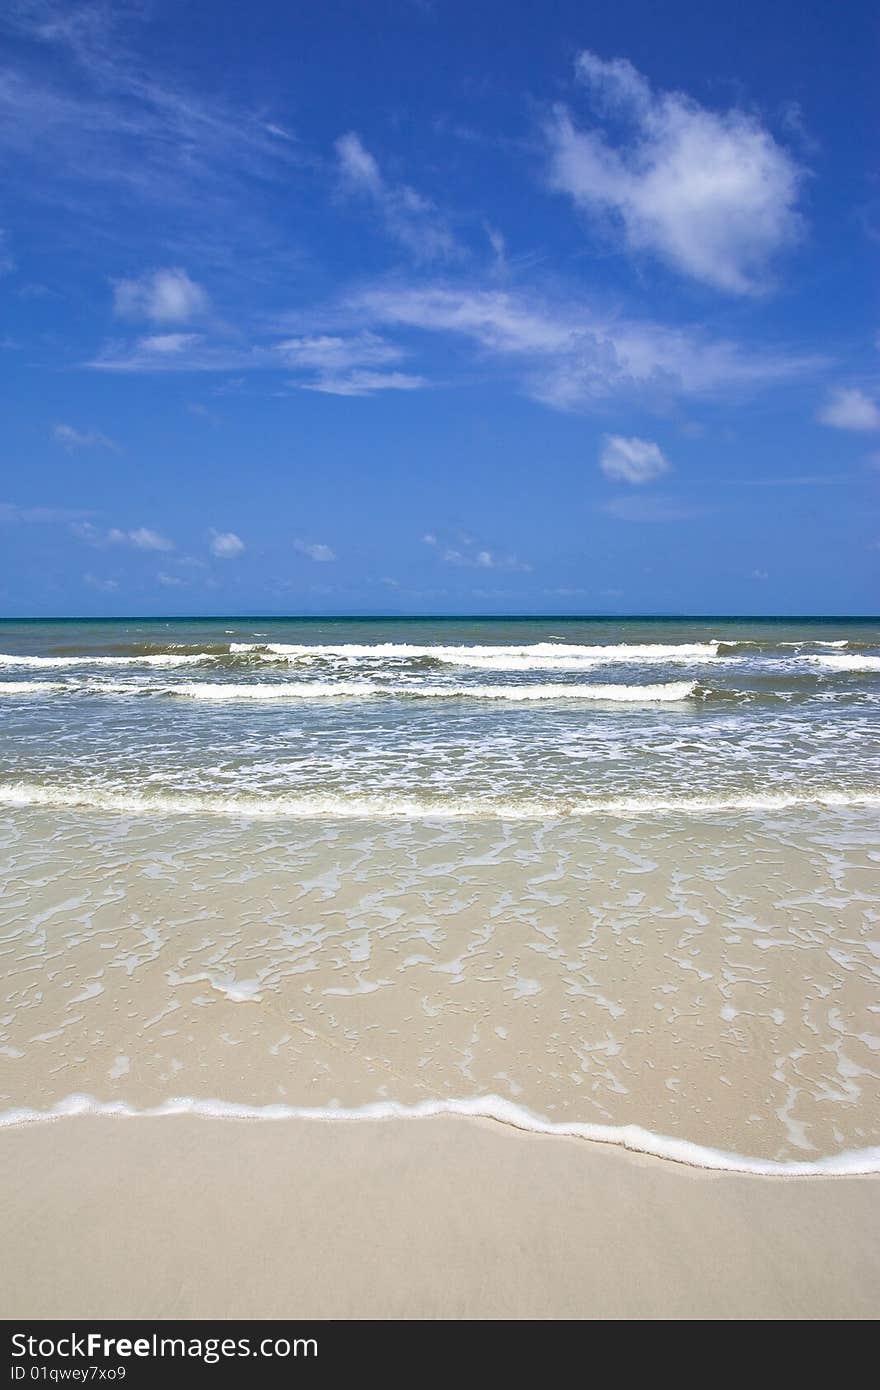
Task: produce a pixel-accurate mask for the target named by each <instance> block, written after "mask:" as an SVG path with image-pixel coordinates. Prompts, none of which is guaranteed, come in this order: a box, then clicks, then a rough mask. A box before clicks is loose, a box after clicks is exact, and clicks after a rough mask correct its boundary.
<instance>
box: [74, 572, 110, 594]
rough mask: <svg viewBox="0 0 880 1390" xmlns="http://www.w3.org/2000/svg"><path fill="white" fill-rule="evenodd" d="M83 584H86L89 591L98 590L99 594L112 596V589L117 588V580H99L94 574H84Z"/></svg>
mask: <svg viewBox="0 0 880 1390" xmlns="http://www.w3.org/2000/svg"><path fill="white" fill-rule="evenodd" d="M83 582H84V583H85V584H88V586H89V588H90V589H99V590H100V591H101V593H105V594H112V593H113V591H114V589H118V588H119V580H118V579H101V578H100V577H99V576H98V575H95V574H84V575H83Z"/></svg>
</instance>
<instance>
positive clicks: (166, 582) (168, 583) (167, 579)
mask: <svg viewBox="0 0 880 1390" xmlns="http://www.w3.org/2000/svg"><path fill="white" fill-rule="evenodd" d="M156 578H157V580H158V581H159V583H160V584H162V585H163V586H164V587H165V588H166V589H178V588H180V587H181V586H182V585H184V584H185V583H186V580H185V579H181V578H180V576H179V575H177V574H167V573H166V572H165V570H160V571H159V573H158V574H157V575H156Z"/></svg>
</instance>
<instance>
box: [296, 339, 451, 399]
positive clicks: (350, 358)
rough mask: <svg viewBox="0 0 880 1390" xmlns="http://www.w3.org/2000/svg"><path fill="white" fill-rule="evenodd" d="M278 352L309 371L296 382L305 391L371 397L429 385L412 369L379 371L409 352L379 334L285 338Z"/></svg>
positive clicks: (298, 368)
mask: <svg viewBox="0 0 880 1390" xmlns="http://www.w3.org/2000/svg"><path fill="white" fill-rule="evenodd" d="M276 351H277V352H278V353H279V354H280V356H281V357H282V358H283V359H284V361H285V362H286V363H288V364H289V365H290V366H291V367H292V368H294V369H295V370H299V371H301V372H303V373H307V375H306V376H304V377H303V378H302V379H298V380H296V381H295V382H294V385H296V386H299V387H301V388H302V389H303V390H305V391H321V392H325V393H326V394H328V395H332V396H370V395H372V394H373V393H374V392H376V391H416V390H418V389H420V388H421V387H423V386H425V385H427V382H426V381H425V378H424V377H422V376H417V375H414V374H412V373H409V372H399V371H382V370H377V368H381V367H383V366H386V365H387V364H389V363H394V362H398V361H400V359H401V358H403V357H404V356H405V355H406V354H405V353H404V351H403V349H402V348H400V347H398V346H397V345H396V344H394V343H389V342H387V341H386V340H385V339H384V338H382V337H380V336H379V335H378V334H376V333H370V332H363V333H357V334H351V335H348V336H339V335H336V334H327V333H324V334H315V335H312V336H306V337H297V338H286V339H284V341H282V342H280V343H278V344H277V347H276Z"/></svg>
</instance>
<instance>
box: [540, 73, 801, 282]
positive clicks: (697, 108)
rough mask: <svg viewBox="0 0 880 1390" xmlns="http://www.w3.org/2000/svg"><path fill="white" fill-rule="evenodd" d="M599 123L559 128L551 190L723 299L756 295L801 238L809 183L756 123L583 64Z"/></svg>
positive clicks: (568, 120)
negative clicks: (724, 294)
mask: <svg viewBox="0 0 880 1390" xmlns="http://www.w3.org/2000/svg"><path fill="white" fill-rule="evenodd" d="M576 68H577V75H578V77H579V79H580V81H581V82H582V83H583V84H584V86H585V87H586V89H587V93H588V96H589V98H590V100H591V104H592V107H593V110H594V113H595V117H596V121H595V123H594V124H593V125H592V126H590V127H589V128H579V127H578V126H577V125H576V124H575V122H574V121H573V119H572V117H571V115H570V113H569V112H568V111H567V110H565V109H564V108H560V109H558V110H557V112H556V113H555V116H554V119H553V121H552V122H551V124H550V125H549V127H548V130H547V136H548V140H549V146H550V180H551V183H552V184H553V186H554V187H555V188H557V189H558V190H559V191H561V192H563V193H566V194H567V195H568V196H569V197H571V198H572V200H573V201H574V202H575V204H576V205H577V206H578V207H580V208H581V209H583V210H584V211H585V212H587V213H590V214H593V215H599V216H604V217H607V218H610V220H611V222H612V224H613V225H615V226H616V227H618V228H619V229H620V231H621V232H622V234H623V237H624V240H625V243H626V245H627V246H628V247H630V248H631V249H632V250H634V251H640V252H648V253H652V254H654V255H656V256H659V257H660V258H661V259H663V260H665V261H666V262H667V263H668V264H670V265H671V266H673V267H674V268H675V269H676V270H678V271H681V272H683V273H684V274H686V275H689V276H691V277H693V278H694V279H696V280H699V281H701V282H703V283H704V284H707V285H711V286H713V287H714V288H716V289H720V290H726V291H728V292H730V293H734V294H748V293H754V292H756V291H758V290H760V289H762V288H764V287H765V285H766V277H767V267H768V263H769V261H770V259H771V257H772V256H773V255H774V253H775V252H777V251H778V250H779V249H780V248H782V247H784V246H785V245H786V244H788V243H790V242H792V241H793V240H794V239H795V238H796V237H797V236H798V234H799V232H800V228H801V219H800V216H799V214H798V212H797V210H796V202H797V197H798V192H799V187H800V183H801V180H802V177H803V171H802V170H801V169H800V168H799V166H798V165H797V164H796V163H795V161H794V160H793V159H792V157H791V155H790V154H789V153H788V152H787V151H786V150H785V149H783V148H782V146H780V145H779V144H777V142H776V141H775V140H774V139H773V136H772V135H771V134H770V133H769V131H768V130H766V129H765V128H764V127H763V126H762V125H761V123H760V122H759V121H758V120H757V118H756V117H755V116H753V115H752V114H750V113H749V112H746V111H742V110H739V109H737V108H732V109H730V110H728V111H711V110H709V109H707V108H706V107H704V106H701V105H700V104H699V103H698V102H696V101H694V100H693V99H692V98H691V97H689V96H687V95H686V94H684V93H682V92H657V91H654V90H653V89H652V88H651V86H650V84H649V83H648V81H647V80H646V79H645V78H644V77H643V76H642V75H641V74H640V73H639V72H638V71H637V70H636V69H635V68H634V67H633V66H632V64H631V63H629V62H627V61H626V59H622V58H615V59H612V60H610V61H608V60H604V59H602V58H599V57H597V55H596V54H594V53H590V52H584V53H581V54H580V56H579V57H578V60H577V64H576Z"/></svg>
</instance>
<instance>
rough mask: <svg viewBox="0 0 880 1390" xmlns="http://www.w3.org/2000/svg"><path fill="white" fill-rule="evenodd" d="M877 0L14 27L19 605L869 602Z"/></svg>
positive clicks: (14, 488)
mask: <svg viewBox="0 0 880 1390" xmlns="http://www.w3.org/2000/svg"><path fill="white" fill-rule="evenodd" d="M872 8H873V7H869V6H868V5H864V6H863V5H861V4H860V3H852V4H850V5H847V6H846V7H845V12H844V7H841V6H839V5H837V4H834V3H831V0H813V3H803V0H802V3H798V4H795V3H787V0H774V3H772V4H770V5H767V4H766V3H760V4H759V3H755V0H745V3H742V4H740V5H738V6H736V7H734V6H720V5H719V6H706V5H705V4H700V3H696V0H692V2H691V0H688V3H675V2H674V0H672V3H667V4H664V5H663V6H661V7H658V6H656V5H655V4H654V3H637V2H636V0H616V3H615V4H614V5H613V6H612V5H600V4H598V3H597V4H586V3H583V2H581V3H567V0H558V3H548V4H546V5H544V6H541V7H537V6H535V5H534V4H526V3H522V2H520V3H517V2H516V0H505V3H495V0H470V3H458V0H418V2H417V0H371V3H370V4H365V3H358V4H355V3H339V2H338V0H324V2H323V3H322V4H320V5H311V6H306V5H290V4H289V3H282V0H253V2H252V3H251V4H250V5H249V6H247V7H246V8H245V9H243V8H242V7H240V6H237V5H233V4H232V3H227V0H188V3H186V4H170V3H166V0H156V3H133V4H127V3H120V2H119V0H115V3H113V4H112V5H111V4H107V5H104V4H85V5H77V4H75V3H65V4H58V3H54V0H12V3H11V4H8V5H7V6H5V7H4V15H3V17H2V19H0V26H2V27H0V33H2V40H0V103H2V106H3V107H4V110H3V112H2V122H0V158H2V161H3V164H4V175H5V177H4V187H5V194H4V199H3V202H2V204H0V227H2V229H3V232H2V240H0V269H2V276H0V295H2V299H3V306H4V322H3V325H2V327H0V343H2V349H0V351H2V356H0V361H2V367H3V381H4V393H3V395H4V410H3V421H4V426H5V428H4V434H5V439H4V443H3V476H2V481H0V547H2V554H0V613H3V614H5V615H7V616H16V615H30V614H33V615H41V614H42V615H55V614H58V615H63V614H120V615H124V614H136V613H141V614H151V613H156V614H163V613H270V612H290V613H310V612H315V613H318V612H343V613H355V612H371V611H372V612H402V613H418V612H423V613H438V612H450V613H455V612H481V613H493V612H507V613H516V612H522V613H528V612H532V613H534V612H541V613H549V612H554V613H567V612H570V613H587V612H598V613H603V612H607V613H614V612H704V613H705V612H717V613H723V612H737V613H797V612H801V613H873V612H876V611H877V609H878V606H880V605H878V601H877V583H876V581H877V570H878V561H880V518H878V507H877V484H878V481H880V371H878V331H880V315H878V296H877V253H878V244H880V185H878V175H877V169H876V165H873V166H872V163H871V159H870V148H871V145H872V143H873V139H874V136H875V135H876V130H877V109H876V101H875V99H874V97H873V95H872V93H873V89H874V87H875V86H876V83H875V81H874V79H875V77H876V63H877V39H878V35H877V29H878V24H877V20H876V16H873V17H872V16H871V10H872Z"/></svg>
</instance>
